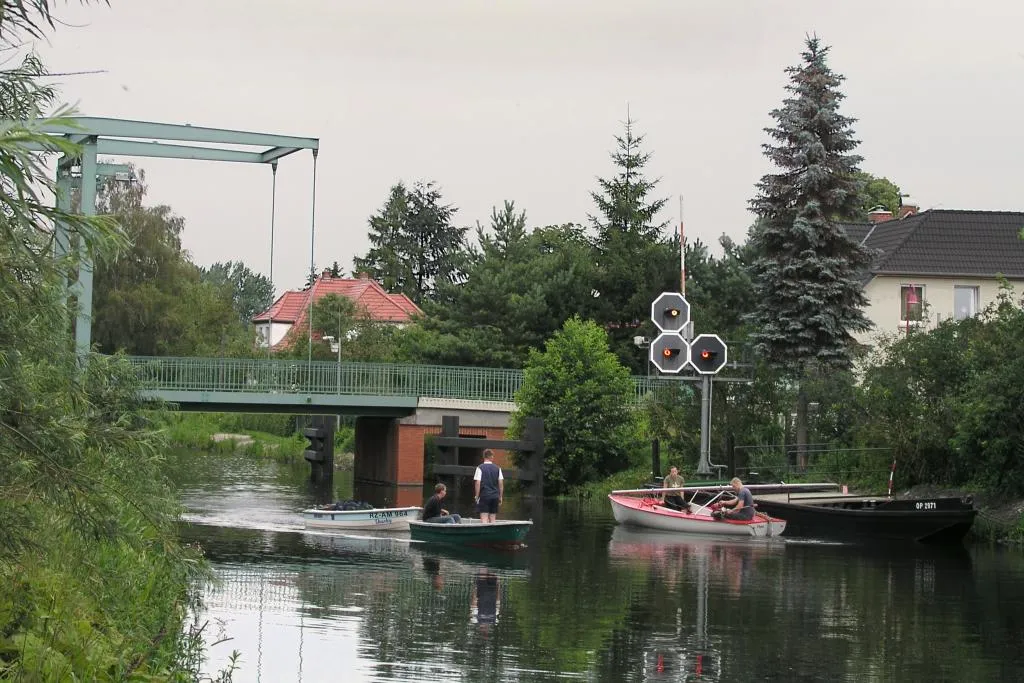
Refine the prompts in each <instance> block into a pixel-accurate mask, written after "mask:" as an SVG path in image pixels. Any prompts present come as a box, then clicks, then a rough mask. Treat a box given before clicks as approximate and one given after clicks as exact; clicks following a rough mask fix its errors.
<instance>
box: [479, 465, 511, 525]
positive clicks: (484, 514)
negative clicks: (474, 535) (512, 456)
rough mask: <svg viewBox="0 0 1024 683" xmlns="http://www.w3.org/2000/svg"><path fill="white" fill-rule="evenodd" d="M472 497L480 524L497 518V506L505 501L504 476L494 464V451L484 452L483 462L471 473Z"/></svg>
mask: <svg viewBox="0 0 1024 683" xmlns="http://www.w3.org/2000/svg"><path fill="white" fill-rule="evenodd" d="M473 496H474V497H475V498H476V509H477V511H478V512H479V513H480V521H481V522H493V521H494V520H496V519H497V518H498V506H500V505H501V504H502V503H503V502H504V500H505V475H503V474H502V473H501V468H500V467H498V466H497V465H495V464H494V451H492V450H491V449H490V448H488V449H487V450H485V451H484V461H483V462H482V463H480V465H479V466H478V467H477V468H476V472H474V473H473Z"/></svg>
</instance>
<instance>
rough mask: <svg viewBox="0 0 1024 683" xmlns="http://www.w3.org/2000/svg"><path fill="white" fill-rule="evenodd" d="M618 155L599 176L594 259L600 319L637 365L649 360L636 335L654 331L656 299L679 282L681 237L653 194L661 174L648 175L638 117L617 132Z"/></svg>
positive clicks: (615, 345) (621, 352) (621, 353)
mask: <svg viewBox="0 0 1024 683" xmlns="http://www.w3.org/2000/svg"><path fill="white" fill-rule="evenodd" d="M615 140H616V143H617V150H616V151H615V152H613V153H612V155H611V156H612V160H613V162H614V163H615V166H616V168H617V171H618V172H617V174H616V175H615V176H614V177H612V178H609V179H598V185H599V186H600V189H601V191H600V192H594V193H591V196H592V197H593V199H594V202H595V203H596V204H597V208H598V215H597V216H591V217H590V218H591V222H592V223H593V225H594V227H595V228H596V230H597V242H596V244H595V248H594V254H595V255H594V261H595V264H596V266H597V282H596V291H597V292H598V293H599V296H598V297H597V299H596V301H595V302H594V304H595V306H596V312H595V314H594V317H595V319H596V320H597V321H598V322H600V323H602V324H603V325H604V326H605V328H606V329H607V330H608V331H609V335H610V337H611V342H610V343H611V347H612V350H613V351H614V352H615V353H616V355H618V357H619V359H620V360H621V361H622V362H623V363H624V364H626V365H627V366H629V367H630V368H632V369H633V370H634V371H641V370H642V369H643V368H644V365H645V363H646V361H644V359H643V358H642V354H640V353H638V352H637V349H636V347H635V346H633V343H632V339H633V337H634V336H636V335H637V334H641V333H642V331H646V332H647V333H648V336H650V334H653V326H652V325H651V324H650V323H649V322H646V321H647V318H648V317H649V316H650V307H651V302H652V301H653V300H654V298H655V297H656V296H657V295H658V294H659V293H660V292H663V291H667V290H678V287H679V266H678V264H679V241H678V238H677V239H676V240H674V241H673V240H666V239H665V238H664V237H663V235H662V231H663V229H664V227H665V225H666V224H665V223H658V222H656V216H657V215H658V213H659V212H660V211H661V210H662V208H663V207H664V206H665V203H666V201H667V200H666V199H664V198H661V199H652V198H651V197H650V194H651V193H652V192H653V191H654V188H655V187H656V185H657V180H650V179H648V178H647V177H646V176H645V175H644V167H645V166H646V165H647V162H648V160H649V159H650V154H649V153H645V152H642V151H641V145H642V143H643V136H642V135H635V134H634V131H633V121H632V120H627V121H626V124H625V133H624V135H622V136H616V138H615Z"/></svg>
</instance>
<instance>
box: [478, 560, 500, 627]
mask: <svg viewBox="0 0 1024 683" xmlns="http://www.w3.org/2000/svg"><path fill="white" fill-rule="evenodd" d="M497 621H498V577H497V576H496V575H494V574H492V573H491V572H489V571H487V570H486V569H485V570H483V571H482V572H480V573H479V574H477V576H476V623H478V624H480V625H481V626H484V625H488V624H494V623H497Z"/></svg>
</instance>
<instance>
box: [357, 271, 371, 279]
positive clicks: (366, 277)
mask: <svg viewBox="0 0 1024 683" xmlns="http://www.w3.org/2000/svg"><path fill="white" fill-rule="evenodd" d="M359 279H360V280H369V279H370V274H369V273H367V272H366V271H365V270H364V271H362V272H361V273H359Z"/></svg>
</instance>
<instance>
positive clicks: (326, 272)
mask: <svg viewBox="0 0 1024 683" xmlns="http://www.w3.org/2000/svg"><path fill="white" fill-rule="evenodd" d="M320 277H321V278H322V279H324V280H330V279H331V269H330V268H324V272H322V273H320Z"/></svg>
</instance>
